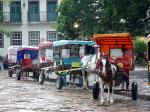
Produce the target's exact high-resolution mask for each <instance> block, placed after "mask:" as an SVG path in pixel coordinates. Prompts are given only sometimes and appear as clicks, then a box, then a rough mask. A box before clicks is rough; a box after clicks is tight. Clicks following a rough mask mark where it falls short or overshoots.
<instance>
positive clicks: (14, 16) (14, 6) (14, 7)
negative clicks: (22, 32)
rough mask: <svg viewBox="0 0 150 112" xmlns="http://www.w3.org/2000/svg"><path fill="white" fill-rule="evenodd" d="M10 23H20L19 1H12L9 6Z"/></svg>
mask: <svg viewBox="0 0 150 112" xmlns="http://www.w3.org/2000/svg"><path fill="white" fill-rule="evenodd" d="M10 21H11V22H21V1H13V2H11V4H10Z"/></svg>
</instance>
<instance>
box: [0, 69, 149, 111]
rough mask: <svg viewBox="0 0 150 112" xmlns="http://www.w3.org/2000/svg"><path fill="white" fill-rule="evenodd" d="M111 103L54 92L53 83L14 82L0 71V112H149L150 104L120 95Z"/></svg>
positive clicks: (74, 91) (77, 92)
mask: <svg viewBox="0 0 150 112" xmlns="http://www.w3.org/2000/svg"><path fill="white" fill-rule="evenodd" d="M114 100H115V102H114V104H112V105H109V104H104V105H100V99H98V100H94V99H93V98H92V93H91V92H89V91H87V90H83V89H81V88H69V87H64V88H63V89H62V90H57V89H56V87H55V83H53V82H45V83H44V84H43V85H39V84H38V83H37V82H34V81H33V79H30V78H28V79H26V78H24V79H21V80H20V81H16V79H15V77H13V78H10V77H8V76H7V72H6V71H4V72H2V71H0V112H150V101H146V100H141V99H138V100H137V101H136V102H135V101H132V99H131V98H130V97H125V96H122V95H114Z"/></svg>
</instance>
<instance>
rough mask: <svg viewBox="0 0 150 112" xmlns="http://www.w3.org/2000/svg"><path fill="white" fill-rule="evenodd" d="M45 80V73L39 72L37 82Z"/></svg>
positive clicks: (40, 82) (41, 82)
mask: <svg viewBox="0 0 150 112" xmlns="http://www.w3.org/2000/svg"><path fill="white" fill-rule="evenodd" d="M44 81H45V74H44V72H41V73H40V75H39V84H43V83H44Z"/></svg>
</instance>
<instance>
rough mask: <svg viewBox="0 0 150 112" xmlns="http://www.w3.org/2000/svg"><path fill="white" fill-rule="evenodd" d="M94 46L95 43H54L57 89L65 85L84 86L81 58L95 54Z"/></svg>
mask: <svg viewBox="0 0 150 112" xmlns="http://www.w3.org/2000/svg"><path fill="white" fill-rule="evenodd" d="M94 44H95V42H93V41H78V40H61V41H55V42H54V43H53V50H54V55H53V56H54V65H53V70H54V72H55V73H56V74H57V81H56V87H57V88H58V89H61V88H62V87H63V86H64V85H65V84H72V85H76V86H80V87H82V86H83V76H82V71H81V70H82V68H81V66H80V63H81V58H82V57H83V56H84V55H87V54H92V53H94V49H93V45H94ZM72 80H73V81H72Z"/></svg>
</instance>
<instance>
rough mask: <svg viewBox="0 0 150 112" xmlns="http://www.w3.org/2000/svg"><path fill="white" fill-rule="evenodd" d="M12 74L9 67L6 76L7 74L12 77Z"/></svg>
mask: <svg viewBox="0 0 150 112" xmlns="http://www.w3.org/2000/svg"><path fill="white" fill-rule="evenodd" d="M12 74H13V72H12V70H11V69H9V70H8V76H9V77H12Z"/></svg>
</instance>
